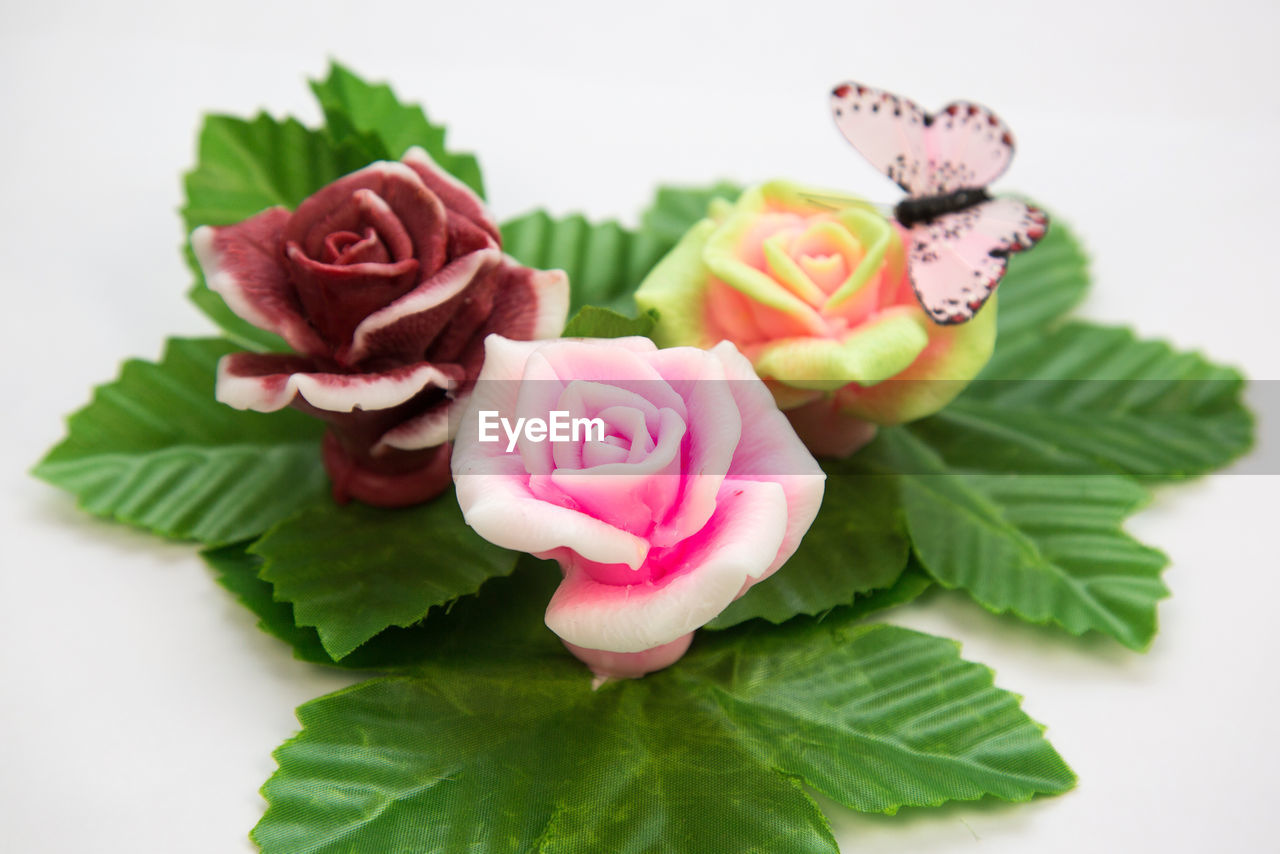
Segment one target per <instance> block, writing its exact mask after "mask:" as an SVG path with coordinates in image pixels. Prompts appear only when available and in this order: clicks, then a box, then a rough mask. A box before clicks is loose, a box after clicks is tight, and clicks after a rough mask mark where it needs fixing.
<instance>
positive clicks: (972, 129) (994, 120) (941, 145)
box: [923, 101, 1013, 196]
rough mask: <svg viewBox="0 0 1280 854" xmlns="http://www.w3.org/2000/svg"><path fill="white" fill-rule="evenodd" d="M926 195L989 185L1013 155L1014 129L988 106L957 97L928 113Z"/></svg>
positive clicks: (1007, 165) (924, 191)
mask: <svg viewBox="0 0 1280 854" xmlns="http://www.w3.org/2000/svg"><path fill="white" fill-rule="evenodd" d="M924 136H925V151H926V155H925V162H926V164H927V169H926V171H925V173H924V178H925V181H924V188H923V195H926V196H935V195H941V194H943V193H950V192H952V191H954V190H960V189H964V188H966V187H985V186H987V185H988V184H990V183H991V182H992V181H994V180H995V179H996V178H999V177H1000V176H1001V175H1002V174H1004V170H1005V169H1007V168H1009V161H1010V160H1012V159H1013V132H1012V131H1010V130H1009V126H1008V125H1006V124H1005V123H1004V122H1003V121H1001V120H1000V118H999V117H998V116H997V115H996V114H995V113H993V112H991V111H990V110H988V109H987V108H986V107H983V106H979V105H978V104H971V103H969V102H967V101H956V102H955V103H953V104H948V105H947V106H945V107H943V108H942V111H941V112H939V113H938V114H937V115H936V116H929V117H928V127H927V128H925V131H924Z"/></svg>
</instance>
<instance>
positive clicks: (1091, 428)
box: [912, 298, 1253, 478]
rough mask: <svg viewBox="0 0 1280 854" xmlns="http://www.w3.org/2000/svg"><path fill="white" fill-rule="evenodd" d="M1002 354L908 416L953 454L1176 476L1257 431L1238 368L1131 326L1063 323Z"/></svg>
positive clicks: (1053, 467) (1044, 467) (1031, 470)
mask: <svg viewBox="0 0 1280 854" xmlns="http://www.w3.org/2000/svg"><path fill="white" fill-rule="evenodd" d="M1000 310H1001V311H1002V312H1003V311H1004V302H1003V298H1002V302H1001V304H1000ZM1002 334H1003V333H1002ZM997 359H998V360H999V361H998V362H997V363H996V365H995V368H993V369H992V370H991V371H989V372H988V374H987V375H984V376H988V378H986V379H980V380H978V381H977V382H975V383H974V384H973V385H972V386H971V387H970V388H969V389H968V390H967V391H966V392H965V394H963V395H962V396H961V397H960V398H958V399H957V400H956V401H954V402H953V403H952V404H951V405H950V406H948V407H947V408H946V409H944V410H943V411H942V412H940V413H939V414H938V415H936V416H934V417H933V418H929V419H926V420H924V421H921V422H919V423H918V424H916V425H913V427H912V430H913V431H914V432H915V433H916V434H917V435H919V436H921V437H922V438H924V439H925V440H926V441H927V442H928V443H929V444H930V445H932V446H933V448H934V449H935V450H937V451H938V452H939V453H940V454H941V455H942V456H943V457H944V458H945V459H946V460H947V462H948V463H949V464H951V465H952V466H958V467H961V468H969V469H981V470H984V471H1001V472H1022V473H1028V474H1035V473H1052V472H1077V473H1097V472H1112V473H1124V474H1132V475H1142V476H1148V477H1156V478H1171V477H1179V476H1184V475H1192V474H1201V473H1204V472H1207V471H1212V470H1213V469H1215V468H1218V467H1220V466H1222V465H1224V464H1225V463H1227V462H1228V461H1230V460H1231V459H1233V458H1235V457H1237V456H1239V455H1241V454H1243V453H1244V452H1245V451H1246V450H1248V448H1249V446H1250V445H1251V444H1252V441H1253V419H1252V416H1251V415H1250V414H1249V412H1248V410H1247V409H1245V407H1244V404H1243V402H1242V400H1241V395H1242V394H1243V390H1244V379H1243V378H1242V377H1241V376H1240V374H1238V373H1237V372H1236V371H1234V370H1231V369H1229V368H1224V367H1220V366H1218V365H1214V364H1212V363H1210V362H1208V361H1207V360H1205V359H1204V358H1203V357H1201V356H1200V355H1198V354H1195V353H1185V352H1178V351H1176V350H1174V349H1172V348H1171V347H1169V345H1168V344H1165V343H1164V342H1161V341H1142V340H1139V339H1137V338H1135V337H1134V335H1133V333H1132V332H1130V331H1129V330H1127V329H1116V328H1110V327H1102V326H1093V325H1090V324H1085V323H1068V324H1066V325H1063V326H1059V327H1057V328H1056V329H1054V330H1052V331H1050V332H1048V333H1043V334H1040V335H1037V336H1034V337H1033V340H1032V341H1030V342H1028V343H1026V344H1024V345H1021V346H1019V347H1018V350H1017V354H1016V359H1007V358H1004V357H1002V356H1001V355H1000V351H999V350H997Z"/></svg>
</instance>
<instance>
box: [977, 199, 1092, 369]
mask: <svg viewBox="0 0 1280 854" xmlns="http://www.w3.org/2000/svg"><path fill="white" fill-rule="evenodd" d="M1088 289H1089V259H1088V257H1087V256H1086V255H1085V254H1084V250H1083V249H1081V248H1080V242H1079V240H1078V239H1077V238H1076V236H1075V235H1074V234H1073V233H1072V232H1071V229H1070V228H1068V227H1067V225H1066V224H1065V223H1062V222H1060V221H1058V220H1057V218H1053V219H1052V221H1051V222H1050V225H1049V231H1048V232H1047V233H1046V234H1045V236H1044V239H1042V240H1041V241H1040V242H1039V243H1037V244H1036V246H1035V248H1034V249H1032V250H1031V251H1030V252H1018V253H1015V254H1014V255H1012V256H1010V258H1009V270H1008V272H1007V273H1005V276H1004V278H1003V279H1001V280H1000V289H999V291H1000V316H999V317H998V318H997V324H998V327H997V328H998V339H997V341H998V344H997V350H996V352H997V358H1000V357H1001V356H1003V355H1004V353H1005V352H1006V351H1012V350H1014V349H1016V348H1017V347H1018V346H1019V345H1021V344H1022V343H1025V342H1027V341H1034V340H1036V339H1037V338H1038V337H1039V336H1040V335H1041V334H1043V333H1044V331H1045V330H1046V329H1047V328H1048V327H1049V326H1051V325H1052V324H1053V322H1054V321H1055V320H1057V319H1058V318H1059V317H1061V316H1063V315H1064V314H1066V313H1067V312H1068V311H1070V310H1071V309H1072V308H1074V307H1075V306H1076V305H1077V304H1078V303H1079V302H1080V301H1081V300H1082V299H1084V295H1085V293H1086V292H1087V291H1088Z"/></svg>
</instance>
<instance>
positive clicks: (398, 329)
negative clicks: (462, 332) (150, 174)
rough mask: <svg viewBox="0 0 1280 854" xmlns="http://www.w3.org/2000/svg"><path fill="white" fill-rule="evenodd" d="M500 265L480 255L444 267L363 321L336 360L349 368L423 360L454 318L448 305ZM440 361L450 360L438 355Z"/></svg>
mask: <svg viewBox="0 0 1280 854" xmlns="http://www.w3.org/2000/svg"><path fill="white" fill-rule="evenodd" d="M500 260H501V255H500V254H499V253H498V252H497V250H484V251H481V252H473V253H471V254H470V255H464V256H463V257H461V258H458V259H456V260H454V261H452V262H450V263H449V264H446V265H445V266H444V268H442V269H441V270H440V271H439V272H437V273H436V274H435V275H433V276H430V277H429V278H427V279H426V280H425V281H423V282H422V283H421V284H419V285H418V286H417V287H415V288H414V289H413V290H411V291H409V292H408V293H407V294H404V295H403V296H401V297H400V298H399V299H397V300H395V301H394V302H392V303H391V304H389V305H386V306H385V307H384V308H381V309H379V310H377V311H375V312H373V313H372V314H369V315H368V316H367V317H364V318H363V319H362V320H361V321H360V322H359V325H357V326H356V327H355V330H354V332H352V334H351V346H350V348H349V349H348V350H346V351H344V352H343V353H341V356H342V357H343V358H344V359H345V360H346V361H347V362H348V363H350V364H358V363H360V362H363V361H365V360H367V359H375V358H376V359H397V360H406V359H407V360H413V359H423V358H426V355H427V348H428V347H429V346H430V345H431V343H432V341H434V340H435V338H436V336H437V335H439V334H440V330H441V329H443V328H444V326H445V325H446V324H448V323H449V322H450V321H451V318H452V317H453V316H454V314H455V309H456V308H457V306H456V305H454V302H453V301H454V300H455V299H456V298H457V297H459V296H460V295H463V294H464V292H465V291H467V289H468V287H469V286H470V285H472V284H473V283H474V282H475V281H476V280H477V279H478V278H480V277H481V276H482V275H484V274H485V273H486V272H489V271H492V270H493V269H494V268H496V266H497V264H498V263H499V262H500ZM433 355H434V354H433ZM441 361H453V360H452V359H451V358H449V357H448V356H443V357H442V358H441Z"/></svg>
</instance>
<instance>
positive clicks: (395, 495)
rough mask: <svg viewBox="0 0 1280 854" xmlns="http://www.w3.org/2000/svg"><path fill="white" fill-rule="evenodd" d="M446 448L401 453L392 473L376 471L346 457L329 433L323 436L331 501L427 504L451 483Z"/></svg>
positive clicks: (446, 446) (377, 504)
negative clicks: (352, 500)
mask: <svg viewBox="0 0 1280 854" xmlns="http://www.w3.org/2000/svg"><path fill="white" fill-rule="evenodd" d="M449 448H450V446H449V445H448V444H445V445H437V446H436V447H434V448H426V449H424V450H422V451H413V452H403V451H402V452H400V453H399V454H398V457H397V459H396V462H395V464H394V468H393V469H392V470H389V471H380V470H378V468H377V467H375V466H370V465H369V464H367V463H362V462H361V461H360V460H358V459H356V458H354V457H353V456H352V455H350V454H348V453H347V452H346V450H345V449H344V448H343V447H342V444H341V442H339V440H338V438H337V437H336V436H335V435H334V434H333V433H332V432H328V433H325V434H324V442H323V455H324V467H325V470H326V471H328V472H329V480H330V481H332V482H333V500H334V501H336V502H338V503H339V504H346V503H347V502H348V501H350V500H351V499H352V498H354V499H356V500H357V501H363V502H364V503H365V504H370V505H373V506H374V507H410V506H412V505H414V504H421V503H422V502H424V501H430V500H431V499H432V498H435V497H436V496H437V495H439V494H440V493H442V492H444V491H445V489H446V488H447V487H448V486H449V485H450V484H451V483H452V482H453V476H452V475H451V474H450V472H449ZM418 461H421V462H420V464H418V465H416V466H415V465H414V464H415V463H416V462H418Z"/></svg>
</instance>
